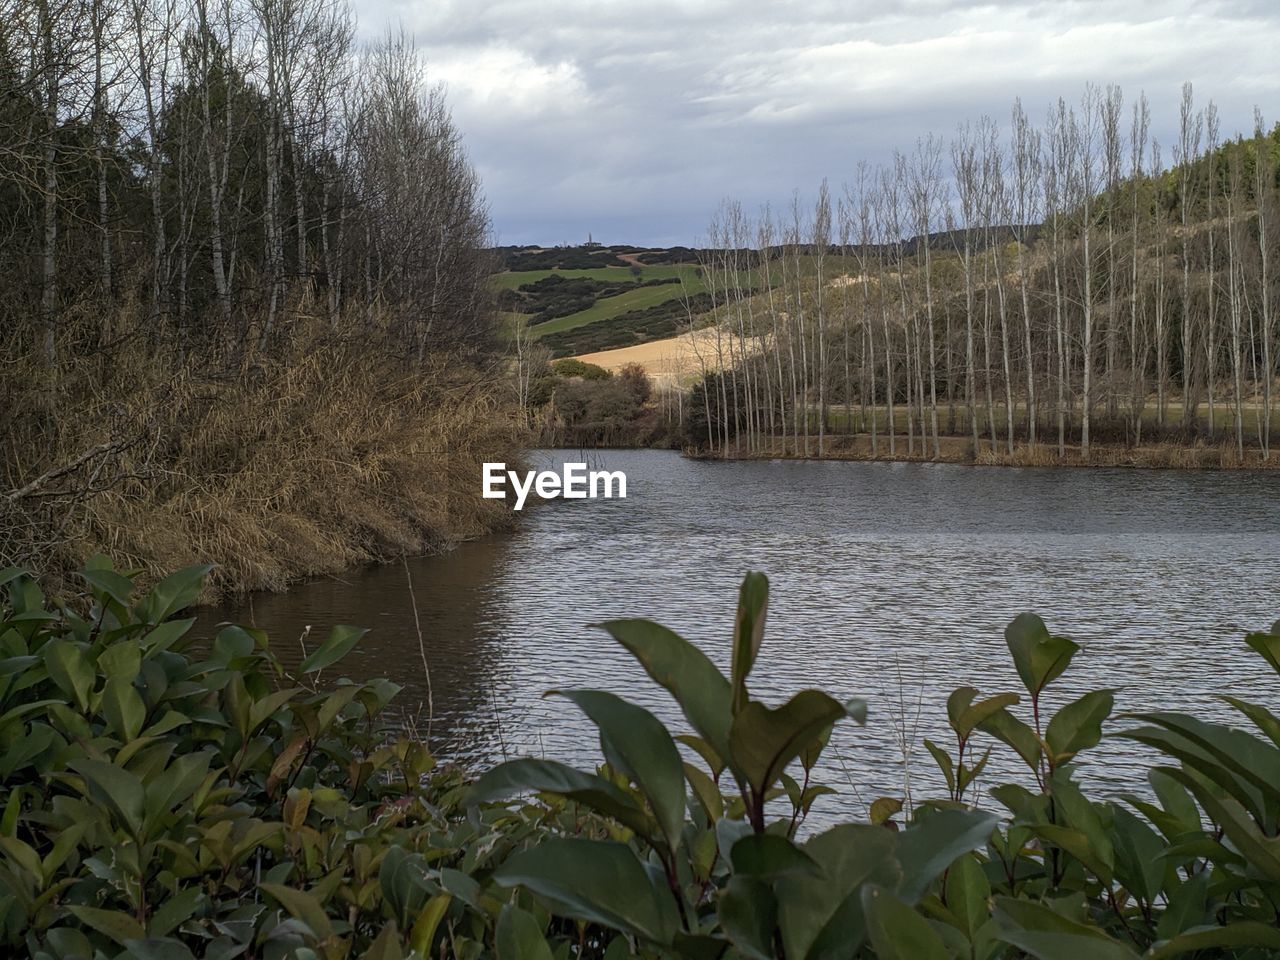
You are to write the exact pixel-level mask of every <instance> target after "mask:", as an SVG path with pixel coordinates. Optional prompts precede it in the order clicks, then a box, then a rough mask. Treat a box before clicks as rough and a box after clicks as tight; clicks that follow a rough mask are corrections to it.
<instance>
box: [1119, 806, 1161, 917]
mask: <svg viewBox="0 0 1280 960" xmlns="http://www.w3.org/2000/svg"><path fill="white" fill-rule="evenodd" d="M1111 814H1112V820H1111V822H1112V831H1111V835H1112V836H1113V837H1114V842H1113V846H1114V848H1115V858H1116V876H1117V877H1118V879H1119V880H1120V882H1121V883H1123V884H1124V885H1125V887H1126V888H1127V889H1128V890H1130V891H1131V892H1132V893H1133V894H1134V895H1135V896H1137V897H1138V898H1140V899H1141V900H1143V901H1144V902H1145V903H1147V904H1148V905H1150V904H1151V903H1153V902H1154V901H1155V899H1156V897H1157V896H1158V895H1159V894H1160V890H1161V887H1162V886H1163V885H1164V862H1163V861H1162V860H1161V859H1160V857H1161V854H1163V853H1164V850H1165V844H1164V841H1163V840H1161V839H1160V835H1159V834H1158V833H1156V832H1155V831H1154V830H1152V829H1151V827H1149V826H1147V824H1146V823H1145V822H1144V821H1142V820H1140V819H1139V818H1138V817H1136V816H1134V815H1133V814H1132V813H1130V812H1129V811H1128V810H1126V809H1125V808H1124V807H1120V806H1112V808H1111Z"/></svg>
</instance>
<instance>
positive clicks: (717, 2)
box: [355, 0, 1280, 245]
mask: <svg viewBox="0 0 1280 960" xmlns="http://www.w3.org/2000/svg"><path fill="white" fill-rule="evenodd" d="M355 2H356V6H357V10H358V15H359V18H360V26H361V31H362V33H363V34H364V35H366V36H370V37H372V36H374V35H376V34H377V33H378V32H380V31H381V30H383V29H384V28H385V25H386V24H388V23H401V24H403V25H404V27H405V29H406V30H407V31H408V32H410V33H411V34H412V35H413V36H414V38H415V39H416V41H417V43H418V45H419V46H420V47H421V48H422V50H423V51H424V53H425V55H426V58H427V61H428V64H429V69H430V71H431V73H432V74H433V75H434V77H435V78H436V79H437V80H440V81H443V82H444V83H446V84H447V87H448V91H449V96H450V100H451V102H452V105H453V111H454V116H455V118H456V120H457V121H458V123H459V126H460V127H461V128H462V130H463V132H464V134H465V137H466V141H467V144H468V149H469V151H470V154H471V156H472V159H473V161H474V162H475V164H476V166H477V167H478V169H479V171H480V173H481V176H482V177H483V178H484V183H485V190H486V193H487V195H488V197H489V201H490V205H491V207H492V213H493V219H494V224H495V227H496V229H497V232H498V236H499V241H500V242H502V243H547V244H552V243H565V242H577V241H580V240H585V239H586V236H587V234H588V233H591V234H592V235H593V236H594V237H595V239H597V240H601V241H604V242H606V243H636V244H654V245H658V244H672V243H685V244H691V243H694V242H696V241H697V240H698V238H699V236H700V235H701V234H703V233H704V232H705V226H706V223H707V220H708V217H709V215H710V214H711V212H712V211H713V209H714V208H715V206H716V205H717V203H718V202H719V201H720V200H721V199H722V198H725V197H733V198H735V199H738V200H740V201H742V203H743V204H744V206H745V207H746V208H747V209H755V208H757V207H758V206H760V205H762V204H764V203H766V202H772V203H773V204H775V205H777V204H785V203H788V202H789V200H790V197H791V195H792V193H793V191H794V190H797V189H798V190H800V192H801V194H802V195H803V196H812V194H813V192H814V191H815V189H816V186H817V184H818V183H819V182H820V181H821V180H822V178H823V177H827V178H829V179H830V181H831V182H832V184H833V185H839V184H840V183H842V182H844V181H846V180H849V179H852V177H853V175H854V171H855V169H856V166H857V163H858V161H859V160H862V159H865V160H868V161H870V162H872V163H876V162H880V161H883V160H884V159H885V158H887V157H888V156H890V154H891V153H892V151H893V150H894V148H901V149H903V150H904V151H905V150H909V149H910V148H911V147H912V145H913V144H914V143H915V141H916V139H917V138H918V137H920V136H923V135H924V134H926V133H929V132H930V131H933V132H937V133H940V134H945V133H949V132H950V131H952V130H954V128H955V126H956V124H957V123H958V122H960V121H962V120H964V119H977V118H978V117H980V116H981V115H982V114H984V113H986V114H990V115H991V116H992V117H995V118H997V119H998V120H1001V121H1002V122H1003V121H1004V120H1005V119H1006V118H1007V116H1008V112H1009V106H1010V104H1011V102H1012V99H1013V97H1015V96H1020V97H1021V98H1022V100H1023V102H1024V104H1025V105H1026V107H1027V109H1028V112H1029V113H1031V114H1032V116H1033V117H1036V118H1039V117H1042V116H1043V114H1044V112H1045V110H1046V109H1047V107H1048V105H1049V103H1050V102H1051V101H1052V100H1053V99H1055V98H1057V97H1058V96H1064V97H1067V98H1068V99H1075V98H1078V97H1079V96H1080V93H1081V92H1082V90H1083V87H1084V85H1085V83H1086V82H1089V81H1092V82H1094V83H1097V84H1107V83H1118V84H1120V85H1121V87H1122V88H1123V89H1124V91H1125V93H1126V96H1127V102H1132V100H1133V98H1134V97H1136V95H1137V94H1138V92H1139V91H1140V90H1145V91H1146V92H1147V95H1148V97H1149V98H1150V100H1151V102H1152V110H1153V128H1152V129H1153V133H1154V134H1155V135H1156V136H1158V137H1160V138H1161V140H1162V141H1163V142H1164V143H1165V144H1166V145H1171V144H1172V143H1173V140H1174V134H1175V131H1176V125H1177V114H1178V109H1177V102H1178V98H1179V93H1180V90H1179V88H1180V85H1181V84H1182V82H1183V81H1185V80H1190V81H1192V82H1193V83H1194V84H1195V90H1196V95H1197V99H1198V100H1204V101H1207V100H1208V99H1209V98H1212V99H1214V100H1215V101H1216V102H1217V104H1218V107H1219V111H1220V115H1221V123H1222V130H1223V133H1224V134H1226V133H1234V132H1237V131H1246V132H1247V131H1249V130H1251V128H1252V125H1253V107H1254V105H1255V104H1258V105H1260V106H1262V107H1263V109H1264V111H1269V112H1268V121H1269V122H1274V121H1275V120H1277V119H1280V56H1278V54H1280V0H1217V2H1215V0H1159V2H1155V0H1095V2H1090V0H1075V2H1071V0H1045V2H1031V0H996V2H992V3H983V4H978V3H966V2H962V0H899V2H897V3H894V2H892V0H843V2H834V0H814V2H808V3H803V4H800V3H784V2H776V0H775V2H768V0H746V2H727V0H700V2H695V0H682V2H678V0H647V2H645V3H634V2H633V3H620V2H615V0H536V2H535V0H530V2H526V0H465V2H462V0H355ZM1165 156H1166V157H1168V156H1169V151H1168V149H1167V147H1166V151H1165Z"/></svg>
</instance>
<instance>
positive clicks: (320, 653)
mask: <svg viewBox="0 0 1280 960" xmlns="http://www.w3.org/2000/svg"><path fill="white" fill-rule="evenodd" d="M368 632H369V631H368V630H364V629H361V628H359V627H344V626H337V627H334V628H333V629H332V630H331V631H329V639H328V640H326V641H325V642H324V643H322V644H321V645H320V648H319V649H318V650H316V651H315V652H313V653H312V654H310V655H309V656H308V657H307V658H306V659H305V660H303V661H302V665H301V666H300V667H299V668H298V669H299V670H300V671H301V672H303V673H315V672H316V671H317V670H323V669H324V668H325V667H327V666H329V665H330V664H334V663H337V662H338V661H339V660H341V659H342V658H343V657H345V656H346V655H347V654H348V653H350V652H351V648H352V647H354V646H355V645H356V643H357V642H359V640H360V638H361V637H363V636H364V635H365V634H366V633H368Z"/></svg>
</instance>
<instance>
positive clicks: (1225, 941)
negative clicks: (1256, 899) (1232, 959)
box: [1147, 920, 1280, 960]
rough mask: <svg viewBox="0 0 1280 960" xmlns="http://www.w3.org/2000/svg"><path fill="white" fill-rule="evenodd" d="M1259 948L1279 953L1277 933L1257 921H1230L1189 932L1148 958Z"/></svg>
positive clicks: (1279, 942)
mask: <svg viewBox="0 0 1280 960" xmlns="http://www.w3.org/2000/svg"><path fill="white" fill-rule="evenodd" d="M1248 947H1262V948H1263V949H1265V950H1270V951H1280V929H1278V928H1277V927H1275V926H1274V925H1272V924H1269V923H1258V922H1257V921H1256V920H1233V921H1232V922H1231V923H1229V924H1227V926H1225V927H1220V926H1206V927H1201V928H1199V929H1193V930H1188V931H1186V932H1185V933H1180V934H1178V936H1176V937H1174V938H1173V939H1171V940H1168V941H1166V942H1164V943H1161V944H1157V945H1156V946H1155V947H1154V948H1153V949H1152V950H1151V951H1150V952H1149V953H1148V954H1147V957H1149V958H1150V960H1164V958H1165V957H1177V956H1181V955H1182V954H1184V953H1192V952H1194V951H1199V950H1213V951H1218V950H1223V949H1226V950H1242V949H1245V948H1248Z"/></svg>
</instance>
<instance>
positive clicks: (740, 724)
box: [729, 690, 846, 797]
mask: <svg viewBox="0 0 1280 960" xmlns="http://www.w3.org/2000/svg"><path fill="white" fill-rule="evenodd" d="M845 715H846V714H845V708H844V706H843V704H841V703H840V702H839V701H837V700H834V699H832V698H831V697H829V696H827V695H826V694H825V693H822V692H820V691H818V690H802V691H800V693H797V694H796V695H795V696H794V697H792V698H791V699H790V700H788V701H787V702H786V703H785V704H783V705H782V706H781V707H778V708H777V709H776V710H773V709H770V708H769V707H766V706H765V705H764V704H763V703H760V702H759V701H756V700H753V701H751V702H749V703H748V704H747V705H746V706H745V707H744V708H743V709H742V710H741V711H739V713H738V714H737V715H736V716H735V717H734V718H733V725H732V727H731V728H730V730H729V745H730V747H729V750H730V757H731V758H732V759H731V763H730V767H731V768H732V769H733V770H734V771H735V773H736V774H740V775H741V776H742V777H744V778H745V780H746V783H747V785H749V786H750V788H751V790H752V791H753V792H754V793H755V795H756V796H760V797H762V796H764V793H765V791H766V790H768V789H769V787H771V786H773V784H774V783H775V782H777V780H778V777H779V776H781V774H782V771H783V770H784V769H786V766H787V764H789V763H790V762H791V761H792V760H795V759H796V758H797V757H798V756H800V754H801V753H802V752H804V750H805V748H806V747H808V746H809V744H810V742H811V741H812V740H813V739H814V738H815V737H819V736H821V735H822V734H823V732H824V731H825V730H826V728H827V727H829V726H831V724H833V723H835V722H836V721H837V720H839V719H840V718H841V717H843V716H845Z"/></svg>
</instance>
